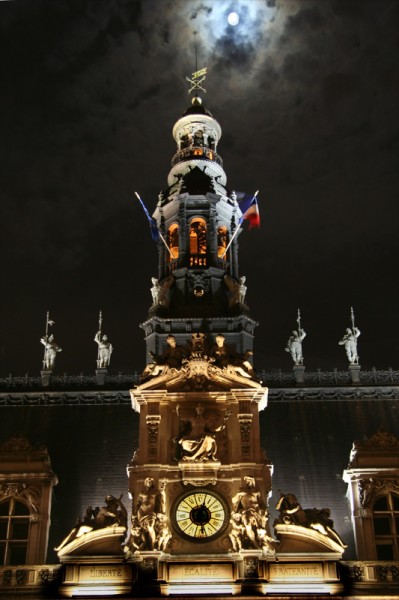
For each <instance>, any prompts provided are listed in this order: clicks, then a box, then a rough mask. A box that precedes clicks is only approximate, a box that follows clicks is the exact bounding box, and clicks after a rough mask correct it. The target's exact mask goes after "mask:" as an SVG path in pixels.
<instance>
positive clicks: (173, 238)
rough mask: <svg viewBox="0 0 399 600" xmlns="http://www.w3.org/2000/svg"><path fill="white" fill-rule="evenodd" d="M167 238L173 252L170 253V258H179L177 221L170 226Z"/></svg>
mask: <svg viewBox="0 0 399 600" xmlns="http://www.w3.org/2000/svg"><path fill="white" fill-rule="evenodd" d="M167 239H168V246H169V248H170V251H171V252H172V255H170V254H169V253H168V254H169V259H168V260H169V261H170V260H175V259H176V258H179V226H178V225H177V223H172V225H171V226H170V227H169V229H168V237H167Z"/></svg>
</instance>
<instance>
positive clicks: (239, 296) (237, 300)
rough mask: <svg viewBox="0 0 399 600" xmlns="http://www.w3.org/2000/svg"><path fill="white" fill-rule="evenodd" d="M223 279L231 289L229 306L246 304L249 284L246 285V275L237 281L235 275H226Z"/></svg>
mask: <svg viewBox="0 0 399 600" xmlns="http://www.w3.org/2000/svg"><path fill="white" fill-rule="evenodd" d="M223 279H224V282H225V284H226V286H227V289H228V290H229V299H228V306H229V308H231V307H232V306H234V305H235V304H245V294H246V293H247V286H246V285H245V281H246V277H244V276H243V277H240V279H239V280H238V281H236V280H235V279H233V277H230V275H225V276H224V278H223Z"/></svg>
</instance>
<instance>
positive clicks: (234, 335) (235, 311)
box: [126, 74, 277, 595]
mask: <svg viewBox="0 0 399 600" xmlns="http://www.w3.org/2000/svg"><path fill="white" fill-rule="evenodd" d="M196 75H198V74H194V75H193V79H194V80H195V76H196ZM221 133H222V132H221V128H220V125H219V123H218V122H217V121H216V120H215V119H214V117H213V116H212V115H211V113H210V112H209V111H208V110H207V109H206V108H205V107H204V105H203V104H202V102H201V100H200V98H199V97H198V96H195V97H194V98H193V101H192V104H191V106H190V107H189V108H188V109H187V110H186V111H185V112H184V114H183V115H182V116H181V117H180V118H179V119H178V121H177V122H176V124H175V126H174V127H173V137H174V139H175V142H176V146H177V148H176V153H175V155H174V156H173V158H172V165H171V170H170V172H169V175H168V179H167V188H166V189H165V190H164V191H162V192H161V193H160V194H159V199H158V203H157V206H156V209H155V212H154V215H153V219H154V222H153V225H154V227H155V225H156V230H157V231H158V233H159V241H158V249H159V261H158V273H157V277H153V278H152V288H151V292H152V299H153V302H152V306H151V307H150V309H149V314H148V319H147V320H146V321H145V322H144V323H143V324H142V325H141V327H142V328H143V329H144V332H145V340H146V346H147V354H148V356H149V357H151V360H150V362H149V363H148V364H147V366H146V368H145V369H144V372H143V374H142V377H141V382H140V384H139V385H138V386H137V387H136V388H134V389H132V390H131V398H132V406H133V409H134V410H136V411H137V412H139V413H140V434H139V448H138V450H137V451H136V452H135V454H134V456H133V458H132V460H131V462H130V464H129V465H128V469H127V470H128V477H129V491H130V495H131V498H132V518H131V533H130V538H129V541H128V543H127V546H126V554H127V560H128V561H129V563H131V564H132V566H133V568H134V580H135V584H134V589H135V590H136V592H137V594H140V593H143V591H146V592H149V590H151V593H154V594H155V593H161V594H165V595H169V594H197V593H228V594H235V593H240V592H241V590H242V586H243V582H245V581H248V582H249V581H252V584H251V585H252V586H255V587H254V588H253V589H254V591H256V589H257V587H256V586H259V585H260V580H261V578H262V569H263V568H264V563H265V562H267V561H268V560H272V561H274V560H275V547H276V544H277V542H276V541H275V540H274V539H273V538H272V537H271V534H270V529H269V522H268V497H269V494H270V491H271V474H272V465H271V464H270V462H269V461H268V460H267V458H266V456H265V454H264V452H263V450H262V449H261V447H260V435H259V411H260V410H263V409H264V408H265V407H266V405H267V388H265V387H263V386H262V383H261V382H260V381H258V380H257V378H256V376H255V373H254V371H253V367H252V364H251V356H252V349H253V333H254V329H255V326H256V323H255V322H254V321H253V320H252V318H251V317H250V316H249V308H248V306H247V304H246V301H245V293H246V286H245V277H240V274H239V264H238V241H237V240H238V235H237V234H238V233H239V232H240V231H241V223H242V216H243V214H242V211H241V209H240V205H239V203H238V202H237V197H236V194H235V193H234V192H233V191H231V190H229V189H228V188H227V178H226V174H225V172H224V169H223V162H222V159H221V156H220V154H219V152H218V144H219V140H220V138H221ZM254 581H255V582H256V583H253V582H254ZM248 585H249V583H248ZM259 591H261V590H260V589H259Z"/></svg>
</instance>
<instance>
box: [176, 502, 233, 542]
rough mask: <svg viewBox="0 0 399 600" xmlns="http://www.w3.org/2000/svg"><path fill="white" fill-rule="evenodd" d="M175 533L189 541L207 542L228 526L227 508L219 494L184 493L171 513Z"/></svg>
mask: <svg viewBox="0 0 399 600" xmlns="http://www.w3.org/2000/svg"><path fill="white" fill-rule="evenodd" d="M172 515H173V520H172V522H173V525H174V528H175V529H176V531H177V532H178V533H179V534H180V535H182V536H183V537H184V538H186V539H189V540H191V541H209V540H212V539H214V538H216V537H218V536H219V535H220V534H221V533H223V531H224V530H225V529H226V527H227V525H228V518H229V515H228V508H227V504H226V502H225V501H224V500H223V498H222V497H221V496H219V494H216V493H215V492H210V491H209V490H196V491H195V492H186V493H185V494H183V495H182V496H180V498H178V499H177V501H176V503H175V505H174V508H173V511H172Z"/></svg>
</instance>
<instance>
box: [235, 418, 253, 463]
mask: <svg viewBox="0 0 399 600" xmlns="http://www.w3.org/2000/svg"><path fill="white" fill-rule="evenodd" d="M238 422H239V424H240V435H241V449H242V454H243V456H244V457H245V458H247V457H248V456H249V455H250V454H251V425H252V415H251V414H239V415H238Z"/></svg>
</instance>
